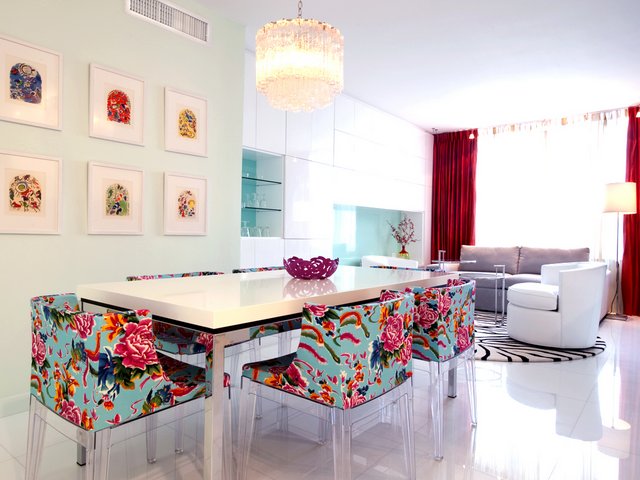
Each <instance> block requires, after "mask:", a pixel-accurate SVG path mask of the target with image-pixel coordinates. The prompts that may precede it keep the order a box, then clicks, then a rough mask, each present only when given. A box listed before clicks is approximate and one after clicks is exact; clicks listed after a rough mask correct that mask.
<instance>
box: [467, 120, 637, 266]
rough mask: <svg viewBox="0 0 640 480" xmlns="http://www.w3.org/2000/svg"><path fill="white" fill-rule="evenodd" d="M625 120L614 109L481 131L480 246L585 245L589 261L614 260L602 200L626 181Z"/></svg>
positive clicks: (610, 219) (611, 221)
mask: <svg viewBox="0 0 640 480" xmlns="http://www.w3.org/2000/svg"><path fill="white" fill-rule="evenodd" d="M627 123H628V121H627V117H626V111H625V110H615V111H610V112H600V113H597V114H589V115H584V116H581V117H579V118H575V119H562V120H558V121H544V122H535V123H528V124H521V125H510V126H506V127H499V128H494V129H487V130H486V131H481V132H479V136H478V161H477V170H476V244H477V245H486V246H514V245H525V246H530V247H558V248H572V247H584V246H588V247H589V248H590V250H591V257H592V258H598V259H599V258H615V215H614V214H603V213H602V207H603V195H604V185H605V184H607V183H610V182H621V181H624V175H625V163H626V142H627V140H626V134H627ZM609 237H610V238H609ZM611 252H613V255H611Z"/></svg>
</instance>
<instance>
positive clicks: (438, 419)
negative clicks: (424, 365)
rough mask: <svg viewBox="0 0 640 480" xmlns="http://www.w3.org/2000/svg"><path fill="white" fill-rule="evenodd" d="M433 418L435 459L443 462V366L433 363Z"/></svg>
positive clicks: (431, 365) (431, 368)
mask: <svg viewBox="0 0 640 480" xmlns="http://www.w3.org/2000/svg"><path fill="white" fill-rule="evenodd" d="M429 366H430V371H431V388H432V393H431V417H432V419H433V437H434V442H435V453H434V457H435V459H436V460H442V443H443V434H444V425H443V424H444V418H443V417H444V410H443V405H442V400H443V399H442V393H443V392H442V364H441V363H439V362H431V363H430V364H429Z"/></svg>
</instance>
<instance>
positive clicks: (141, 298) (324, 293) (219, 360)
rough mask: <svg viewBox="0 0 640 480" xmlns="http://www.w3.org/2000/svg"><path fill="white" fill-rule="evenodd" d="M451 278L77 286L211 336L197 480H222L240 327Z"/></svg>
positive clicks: (385, 274) (271, 278)
mask: <svg viewBox="0 0 640 480" xmlns="http://www.w3.org/2000/svg"><path fill="white" fill-rule="evenodd" d="M457 277H458V274H457V272H451V273H446V272H429V271H417V270H393V269H379V268H362V267H352V266H340V267H338V269H337V271H336V272H335V273H334V274H333V276H331V277H330V278H328V279H324V280H300V279H295V278H292V277H291V276H290V275H289V274H288V273H287V272H286V271H284V270H274V271H264V272H251V273H239V274H228V275H212V276H202V277H182V278H166V279H158V280H146V281H143V282H126V281H119V282H109V283H93V284H82V285H78V288H77V295H78V297H79V298H80V299H81V301H82V303H83V308H86V306H85V304H90V305H95V306H100V307H105V308H116V309H148V310H150V311H151V314H152V315H153V317H154V318H157V319H162V320H163V321H167V322H170V323H174V324H176V325H182V326H187V327H189V328H193V329H196V330H201V331H205V332H209V333H212V334H213V335H214V350H213V379H214V385H213V388H212V395H211V397H209V398H208V399H207V400H206V402H207V403H206V407H205V410H206V412H207V413H206V420H205V421H206V423H207V426H206V427H205V431H206V434H205V439H206V440H205V463H204V465H205V478H207V479H222V478H224V477H223V472H224V470H223V468H222V464H223V450H222V432H223V425H224V418H223V415H224V408H223V392H224V386H223V378H224V347H225V346H227V345H231V344H233V343H236V342H238V341H239V340H241V339H244V338H246V331H247V328H248V327H251V326H255V325H260V324H263V323H269V322H272V321H274V319H283V318H286V317H291V316H294V315H300V313H301V311H302V307H303V305H304V304H305V303H306V302H311V303H323V304H329V305H343V304H350V303H360V302H365V301H367V300H371V299H376V298H378V297H379V295H380V291H381V290H383V289H396V290H403V289H404V288H405V287H410V286H422V287H431V286H436V285H442V284H444V283H446V281H447V280H448V279H450V278H457Z"/></svg>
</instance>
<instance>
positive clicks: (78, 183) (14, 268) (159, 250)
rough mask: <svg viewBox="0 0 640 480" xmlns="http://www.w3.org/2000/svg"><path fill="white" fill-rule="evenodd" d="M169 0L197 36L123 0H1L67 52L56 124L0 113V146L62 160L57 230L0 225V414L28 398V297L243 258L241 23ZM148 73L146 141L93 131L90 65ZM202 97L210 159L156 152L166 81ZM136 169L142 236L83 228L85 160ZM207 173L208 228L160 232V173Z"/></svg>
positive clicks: (23, 24)
mask: <svg viewBox="0 0 640 480" xmlns="http://www.w3.org/2000/svg"><path fill="white" fill-rule="evenodd" d="M172 3H173V4H175V5H178V6H181V7H184V8H185V9H186V10H188V11H191V12H193V13H194V14H196V15H198V16H201V17H204V18H206V19H207V20H209V22H210V24H211V36H212V42H211V43H210V44H209V45H203V44H199V43H196V42H194V41H191V40H189V39H186V38H183V37H182V36H180V35H177V34H175V33H172V32H170V31H167V30H165V29H163V28H160V27H158V26H156V25H153V24H150V23H148V22H145V21H142V20H139V19H137V18H135V17H133V16H131V15H128V14H126V13H125V11H124V9H125V2H124V1H123V0H109V1H98V0H23V1H20V2H2V13H1V15H0V34H2V35H6V36H10V37H14V38H17V39H21V40H23V41H26V42H29V43H32V44H35V45H38V46H43V47H46V48H49V49H51V50H55V51H57V52H59V53H61V54H62V55H63V69H64V79H63V98H62V105H63V130H62V131H55V130H49V129H43V128H37V127H32V126H27V125H20V124H16V123H10V122H5V121H0V150H2V151H14V152H20V153H26V154H29V153H31V154H36V155H45V156H53V157H59V158H61V159H62V185H63V189H62V190H63V193H62V206H63V210H62V219H63V224H62V230H61V234H60V235H0V248H1V251H2V255H1V260H0V273H1V275H2V276H1V277H0V282H1V283H0V286H1V288H2V297H1V298H2V315H1V316H0V326H1V329H2V330H1V332H2V333H1V334H0V365H2V382H0V417H1V416H3V415H4V414H7V413H11V412H13V411H17V410H20V409H26V408H27V403H26V399H27V392H28V385H29V362H30V349H31V337H30V329H29V298H30V297H31V296H34V295H38V294H50V293H57V292H67V291H68V292H73V291H75V289H76V286H77V285H78V284H79V283H85V282H100V281H112V280H121V279H124V277H125V275H127V274H131V273H154V272H158V273H159V272H179V271H190V270H211V269H216V270H225V271H230V270H231V269H232V268H233V267H235V266H237V265H238V264H239V263H240V262H239V261H240V250H239V241H238V239H239V231H240V218H239V217H240V216H239V212H240V175H241V148H242V90H243V69H244V29H243V28H242V27H240V26H239V25H237V24H235V23H232V22H230V21H228V20H226V19H224V18H222V17H219V16H218V15H216V14H215V12H214V11H212V10H210V9H208V8H206V7H204V6H203V5H202V3H200V2H197V1H195V0H172ZM90 63H97V64H100V65H103V66H106V67H111V68H114V69H116V70H120V71H123V72H127V73H130V74H132V75H135V76H138V77H141V78H143V79H144V80H145V125H144V126H145V140H144V142H145V145H144V146H142V147H141V146H135V145H127V144H124V143H117V142H111V141H108V140H101V139H96V138H91V137H89V122H88V112H89V64H90ZM165 86H171V87H174V88H177V89H181V90H185V91H188V92H193V93H195V94H198V95H201V96H204V97H206V98H207V99H208V101H209V105H208V120H209V122H208V123H209V132H208V151H209V156H208V158H203V157H195V156H189V155H182V154H178V153H170V152H165V151H164V138H163V137H164V135H163V131H164V127H163V122H164V120H163V112H164V87H165ZM89 161H96V162H102V163H113V164H121V165H131V166H135V167H139V168H142V169H143V170H144V198H143V202H144V235H141V236H106V235H87V207H86V205H87V163H88V162H89ZM165 171H171V172H180V173H191V174H194V175H200V176H206V177H207V178H208V181H209V185H208V197H209V198H208V207H209V209H208V235H206V236H164V235H163V233H162V231H163V225H162V204H163V173H164V172H165Z"/></svg>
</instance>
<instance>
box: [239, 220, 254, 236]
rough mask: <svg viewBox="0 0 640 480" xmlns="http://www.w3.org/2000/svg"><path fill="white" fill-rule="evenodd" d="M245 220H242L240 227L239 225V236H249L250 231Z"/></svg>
mask: <svg viewBox="0 0 640 480" xmlns="http://www.w3.org/2000/svg"><path fill="white" fill-rule="evenodd" d="M247 223H248V222H247V221H245V220H243V221H242V227H240V236H241V237H250V236H251V231H250V230H249V226H248V225H247Z"/></svg>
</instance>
